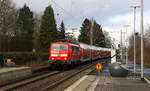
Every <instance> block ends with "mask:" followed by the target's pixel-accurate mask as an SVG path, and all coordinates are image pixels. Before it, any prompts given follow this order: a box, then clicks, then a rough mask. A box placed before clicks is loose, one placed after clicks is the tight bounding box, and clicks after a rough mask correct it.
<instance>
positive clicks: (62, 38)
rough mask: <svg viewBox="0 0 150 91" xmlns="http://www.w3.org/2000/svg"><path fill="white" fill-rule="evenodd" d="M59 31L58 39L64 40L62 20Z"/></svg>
mask: <svg viewBox="0 0 150 91" xmlns="http://www.w3.org/2000/svg"><path fill="white" fill-rule="evenodd" d="M59 30H60V33H59V39H60V40H65V25H64V22H63V21H62V22H61V25H60V29H59Z"/></svg>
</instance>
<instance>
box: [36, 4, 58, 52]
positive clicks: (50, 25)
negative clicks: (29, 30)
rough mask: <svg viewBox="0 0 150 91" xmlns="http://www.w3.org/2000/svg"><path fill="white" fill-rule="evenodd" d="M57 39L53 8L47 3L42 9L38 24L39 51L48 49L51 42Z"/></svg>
mask: <svg viewBox="0 0 150 91" xmlns="http://www.w3.org/2000/svg"><path fill="white" fill-rule="evenodd" d="M56 40H57V28H56V23H55V18H54V12H53V8H52V7H51V6H50V5H49V6H48V7H46V10H45V11H44V15H43V16H42V22H41V26H40V34H39V40H38V41H39V45H40V49H41V51H48V50H49V45H50V43H51V42H55V41H56Z"/></svg>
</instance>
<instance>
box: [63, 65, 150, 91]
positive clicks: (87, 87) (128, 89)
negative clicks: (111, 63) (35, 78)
mask: <svg viewBox="0 0 150 91" xmlns="http://www.w3.org/2000/svg"><path fill="white" fill-rule="evenodd" d="M65 91H150V85H149V84H147V83H146V82H144V81H141V80H140V77H139V76H132V75H129V76H127V77H125V78H120V77H111V76H110V74H109V70H108V65H107V66H106V67H105V68H104V69H103V71H102V72H99V71H96V70H94V71H93V72H91V73H90V74H88V75H86V76H84V77H82V78H81V79H79V80H78V81H76V82H75V83H74V84H73V85H71V86H70V87H68V88H67V89H65Z"/></svg>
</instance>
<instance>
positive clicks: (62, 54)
mask: <svg viewBox="0 0 150 91" xmlns="http://www.w3.org/2000/svg"><path fill="white" fill-rule="evenodd" d="M110 55H111V51H110V49H108V48H102V47H96V46H91V45H87V44H84V43H68V42H55V43H51V44H50V53H49V62H50V64H51V65H53V66H60V65H61V66H64V65H74V64H80V63H83V62H87V61H91V60H95V59H98V58H103V57H110Z"/></svg>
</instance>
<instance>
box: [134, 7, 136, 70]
mask: <svg viewBox="0 0 150 91" xmlns="http://www.w3.org/2000/svg"><path fill="white" fill-rule="evenodd" d="M135 21H136V7H134V73H135V72H136V49H135V47H136V45H135V31H136V30H135V24H136V22H135Z"/></svg>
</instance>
